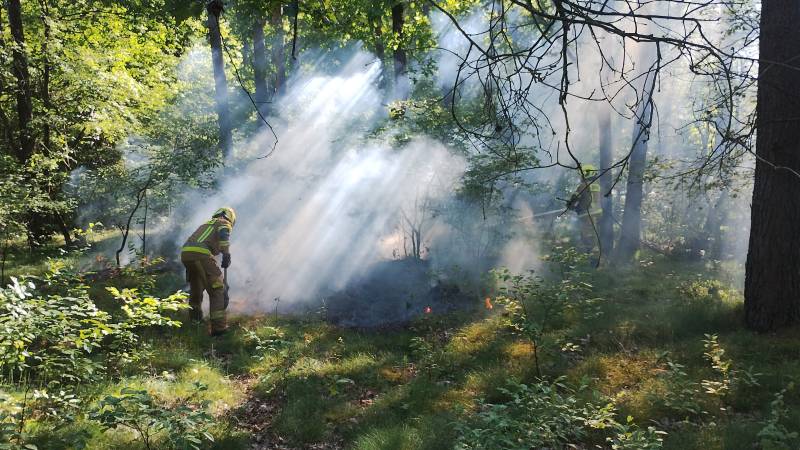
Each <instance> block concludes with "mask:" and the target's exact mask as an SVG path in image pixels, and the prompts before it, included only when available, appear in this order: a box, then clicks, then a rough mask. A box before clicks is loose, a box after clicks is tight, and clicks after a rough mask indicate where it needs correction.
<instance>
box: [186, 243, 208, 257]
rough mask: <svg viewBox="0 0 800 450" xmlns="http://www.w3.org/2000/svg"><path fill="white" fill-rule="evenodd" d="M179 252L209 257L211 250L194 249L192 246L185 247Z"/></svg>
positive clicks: (203, 248)
mask: <svg viewBox="0 0 800 450" xmlns="http://www.w3.org/2000/svg"><path fill="white" fill-rule="evenodd" d="M181 251H182V252H192V253H202V254H204V255H209V256H211V250H209V249H207V248H205V247H195V246H192V245H187V246H186V247H183V248H182V249H181Z"/></svg>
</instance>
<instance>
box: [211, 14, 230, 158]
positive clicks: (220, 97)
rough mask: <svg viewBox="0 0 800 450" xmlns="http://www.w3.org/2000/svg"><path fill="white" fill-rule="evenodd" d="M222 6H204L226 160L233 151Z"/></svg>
mask: <svg viewBox="0 0 800 450" xmlns="http://www.w3.org/2000/svg"><path fill="white" fill-rule="evenodd" d="M222 10H223V6H222V1H221V0H212V1H210V2H208V3H207V4H206V11H207V12H208V38H209V41H210V43H211V62H212V64H213V66H214V91H215V94H216V104H217V121H218V122H219V145H220V150H221V151H222V158H223V159H228V157H229V156H230V154H231V152H232V150H233V131H232V128H233V127H232V125H231V117H230V107H229V106H228V79H227V78H226V77H225V60H224V59H223V57H222V35H221V34H220V30H219V17H220V15H221V14H222Z"/></svg>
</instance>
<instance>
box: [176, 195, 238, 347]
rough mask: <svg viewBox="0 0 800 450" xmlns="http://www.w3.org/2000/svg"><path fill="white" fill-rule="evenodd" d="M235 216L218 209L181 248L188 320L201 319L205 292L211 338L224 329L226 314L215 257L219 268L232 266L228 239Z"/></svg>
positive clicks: (222, 280) (219, 273) (225, 209)
mask: <svg viewBox="0 0 800 450" xmlns="http://www.w3.org/2000/svg"><path fill="white" fill-rule="evenodd" d="M235 223H236V213H235V212H234V210H233V208H228V207H225V208H220V209H218V210H217V212H215V213H214V215H213V216H212V217H211V220H209V221H208V222H206V223H204V224H203V225H200V227H199V228H198V229H197V231H195V232H194V233H192V235H191V236H189V239H187V240H186V243H185V244H183V248H182V249H181V262H183V265H184V266H186V279H187V281H188V282H189V290H190V294H189V304H190V305H191V307H192V309H191V312H190V317H191V319H192V320H195V321H198V322H199V321H202V320H203V310H202V309H201V306H202V304H203V291H204V290H205V291H206V292H208V298H209V304H210V308H209V309H210V311H211V313H210V319H211V335H212V336H219V335H221V334H223V333H224V332H225V331H226V330H227V328H228V324H227V317H226V313H225V306H226V305H225V291H224V288H225V282H224V277H223V274H222V271H221V270H220V268H219V266H218V265H217V260H216V259H214V257H215V256H217V255H219V254H220V253H222V268H223V269H225V268H227V267H228V266H230V264H231V253H230V237H231V230H232V229H233V225H234V224H235Z"/></svg>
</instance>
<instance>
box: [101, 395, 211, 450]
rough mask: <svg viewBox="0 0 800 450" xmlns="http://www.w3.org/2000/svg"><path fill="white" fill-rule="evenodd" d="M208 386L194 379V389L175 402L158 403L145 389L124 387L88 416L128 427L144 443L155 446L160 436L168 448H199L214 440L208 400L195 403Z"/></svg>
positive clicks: (109, 425) (104, 424)
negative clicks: (187, 396)
mask: <svg viewBox="0 0 800 450" xmlns="http://www.w3.org/2000/svg"><path fill="white" fill-rule="evenodd" d="M205 389H207V387H206V386H204V385H203V384H200V383H195V392H194V393H193V395H192V396H190V397H189V398H186V399H181V401H178V402H177V404H176V405H172V406H165V405H162V404H158V403H157V402H156V400H155V399H154V398H153V397H152V396H151V395H150V393H148V392H147V391H146V390H137V389H128V388H125V389H122V391H121V392H120V394H119V395H108V396H106V397H105V398H103V399H101V400H100V402H99V403H98V405H97V407H96V408H94V409H93V410H92V411H91V412H90V413H89V418H91V419H92V420H95V421H97V422H99V423H100V425H101V426H102V427H103V428H105V429H113V428H116V427H125V428H128V429H130V430H133V431H134V432H135V433H136V435H137V436H138V438H139V439H140V440H141V441H142V443H143V444H144V446H145V447H146V448H147V449H148V450H149V449H151V448H153V446H154V443H155V442H156V441H157V440H158V437H159V436H161V435H163V440H164V441H165V442H166V444H167V445H168V448H174V449H177V450H189V449H193V450H198V449H200V448H201V447H202V446H203V445H204V444H205V443H211V442H214V437H213V436H212V435H211V433H209V432H208V428H209V426H210V424H211V422H212V420H213V417H212V416H211V415H210V414H208V413H207V412H206V409H207V408H208V405H209V402H208V401H202V402H200V403H193V402H192V400H193V398H194V396H196V395H197V394H198V393H200V392H202V391H203V390H205Z"/></svg>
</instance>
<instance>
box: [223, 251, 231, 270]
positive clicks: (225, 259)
mask: <svg viewBox="0 0 800 450" xmlns="http://www.w3.org/2000/svg"><path fill="white" fill-rule="evenodd" d="M230 265H231V255H230V253H223V254H222V268H223V269H227V268H228V266H230Z"/></svg>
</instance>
